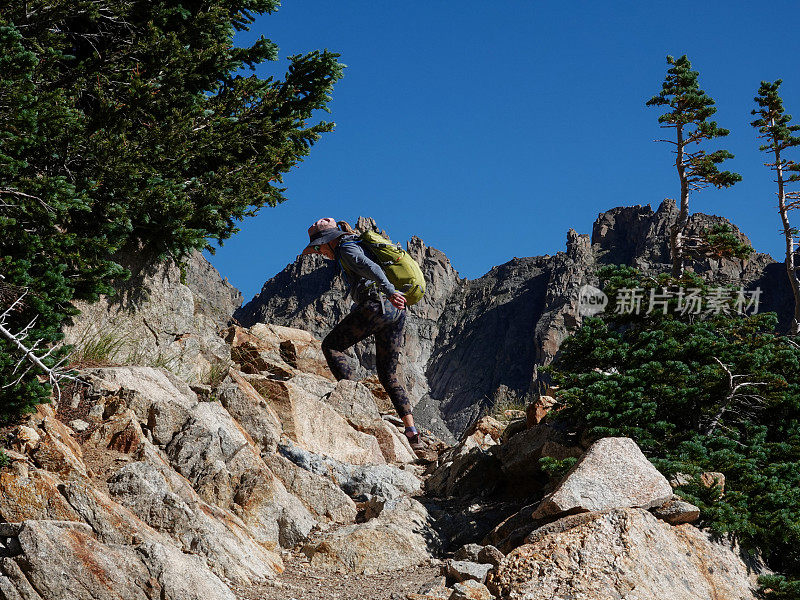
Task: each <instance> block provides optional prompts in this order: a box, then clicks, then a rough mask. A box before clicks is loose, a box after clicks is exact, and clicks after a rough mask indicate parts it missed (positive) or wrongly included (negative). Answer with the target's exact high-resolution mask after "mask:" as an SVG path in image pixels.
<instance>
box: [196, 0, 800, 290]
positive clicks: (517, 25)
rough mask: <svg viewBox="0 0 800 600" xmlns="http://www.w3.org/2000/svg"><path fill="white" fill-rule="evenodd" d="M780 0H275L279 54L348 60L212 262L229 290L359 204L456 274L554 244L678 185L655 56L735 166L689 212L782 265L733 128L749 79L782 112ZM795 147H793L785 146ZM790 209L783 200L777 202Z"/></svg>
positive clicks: (790, 72) (741, 128)
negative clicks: (322, 109) (278, 0)
mask: <svg viewBox="0 0 800 600" xmlns="http://www.w3.org/2000/svg"><path fill="white" fill-rule="evenodd" d="M798 17H800V5H798V3H797V1H796V0H794V1H782V0H777V1H773V2H770V3H769V4H768V5H767V4H763V3H753V2H744V1H739V0H734V1H727V2H721V1H714V2H702V3H701V2H697V0H695V1H693V2H686V1H683V0H677V1H675V2H670V3H655V2H646V1H644V2H643V1H641V0H640V1H639V2H632V1H631V2H623V1H606V2H587V1H577V2H538V1H521V0H500V1H498V2H476V1H472V0H466V1H462V2H459V3H455V2H445V1H443V0H427V1H425V2H414V3H400V2H386V1H376V2H368V1H366V0H361V1H355V0H342V1H338V2H331V1H330V0H328V1H321V0H303V1H301V0H286V1H285V2H284V4H283V6H282V7H281V9H280V10H279V11H278V12H277V13H275V14H272V15H265V16H262V17H259V18H258V20H257V21H256V23H255V24H254V26H253V28H252V30H251V32H248V33H244V34H240V35H239V37H238V39H237V41H238V43H240V44H245V43H248V42H249V41H251V40H252V39H254V38H255V37H256V36H257V35H260V34H263V35H265V36H266V37H268V38H270V39H272V40H273V41H274V42H276V43H277V44H278V45H279V46H280V56H281V60H280V61H279V62H276V63H269V64H267V65H262V66H261V67H259V69H258V71H257V72H258V73H259V75H263V76H268V75H281V74H282V73H284V72H285V69H286V65H287V61H286V60H285V58H286V57H287V56H289V55H291V54H298V53H304V52H308V51H311V50H315V49H322V48H328V49H330V50H332V51H336V52H339V53H340V54H341V55H342V56H341V59H340V60H341V61H342V62H343V63H345V64H346V65H348V67H347V69H345V76H344V78H343V79H342V80H341V81H340V82H339V83H338V84H337V86H336V89H335V90H334V93H333V96H334V101H333V102H332V103H331V110H332V114H330V115H326V114H324V113H321V117H322V118H325V119H326V120H331V121H334V122H335V123H336V130H335V132H333V133H331V134H328V135H327V136H324V137H323V139H322V140H321V141H320V142H319V143H318V144H317V145H316V146H315V147H314V148H313V149H312V151H311V155H310V156H309V157H308V158H307V159H306V160H305V161H304V162H303V163H301V164H300V165H299V166H298V167H297V168H296V169H295V170H294V171H293V172H292V173H290V174H289V175H288V176H287V177H286V178H285V184H286V186H287V187H288V190H287V192H286V194H287V196H288V198H289V200H288V201H287V202H285V203H283V204H281V205H279V206H278V207H276V208H265V209H263V210H262V211H261V213H260V214H259V215H258V216H257V217H255V218H251V219H248V220H246V221H244V222H243V223H242V224H241V229H242V231H241V232H240V233H239V234H237V235H236V236H235V237H234V238H232V239H230V240H228V241H227V242H226V243H225V245H224V246H223V247H222V248H221V249H219V250H218V251H217V253H216V255H215V256H213V257H210V259H211V262H212V264H213V265H214V266H215V267H216V268H217V269H218V270H219V271H220V273H221V274H222V275H223V276H226V277H228V279H229V280H230V281H231V282H232V283H233V284H234V285H236V286H237V287H238V288H239V289H240V290H242V292H243V294H244V296H245V301H248V300H250V299H251V298H252V296H253V295H254V294H255V293H257V292H258V291H259V290H260V288H261V285H262V284H263V283H264V282H265V281H266V280H267V279H269V278H270V277H272V276H273V275H275V274H276V273H277V272H279V271H280V270H281V269H283V268H284V267H285V266H286V265H287V264H288V263H290V262H292V261H293V260H294V259H295V257H296V256H297V254H298V253H299V252H300V251H301V250H302V248H303V246H304V245H305V243H306V240H307V235H306V229H307V228H308V226H309V225H310V224H311V223H312V222H313V221H315V220H316V219H318V218H320V217H324V216H332V217H335V218H337V219H346V220H348V221H351V222H353V221H355V219H356V218H357V217H358V216H359V215H365V216H372V217H374V218H375V219H376V220H377V221H378V223H379V225H380V226H381V227H382V228H384V229H386V230H387V231H388V232H389V233H390V234H391V235H392V237H393V239H394V240H395V241H403V242H405V241H406V240H407V239H409V238H410V237H411V236H412V235H418V236H419V237H421V238H422V239H423V240H425V242H426V243H427V244H428V245H430V246H434V247H436V248H439V249H440V250H442V251H444V252H445V253H446V254H447V255H448V257H450V259H451V261H452V263H453V265H454V266H455V268H456V269H457V270H458V271H459V273H460V274H461V275H462V276H464V277H468V278H471V279H472V278H476V277H480V276H481V275H483V274H484V273H485V272H486V271H488V270H489V269H490V268H491V267H492V266H494V265H497V264H501V263H503V262H506V261H508V260H509V259H511V258H512V257H514V256H534V255H539V254H555V253H556V252H557V251H559V250H564V245H565V239H566V232H567V229H568V228H570V227H572V228H574V229H576V230H577V231H578V232H579V233H591V226H592V223H593V221H594V220H595V219H596V218H597V215H598V213H600V212H602V211H604V210H607V209H609V208H612V207H614V206H622V205H635V204H651V206H653V208H654V209H655V208H656V207H657V206H658V204H659V203H660V202H661V201H662V200H663V199H664V198H665V197H672V198H677V196H678V194H679V187H678V180H677V175H676V173H675V167H674V158H673V155H672V154H670V148H669V147H668V145H667V144H663V143H661V144H660V143H656V142H654V141H653V140H654V139H657V138H660V137H663V136H664V133H665V132H667V130H660V129H659V127H658V123H657V118H658V115H659V114H660V112H661V109H658V108H654V107H646V106H645V104H644V103H645V101H646V100H647V99H649V98H650V97H651V96H652V95H654V94H655V93H657V92H658V91H659V90H660V87H661V82H662V81H663V79H664V75H665V73H666V68H667V65H666V60H665V59H666V55H667V54H672V55H675V56H680V55H681V54H687V55H688V56H689V58H690V60H691V61H692V64H693V67H694V68H695V69H696V70H698V71H699V72H700V78H699V81H700V86H701V87H702V88H703V89H704V90H705V91H706V92H708V93H709V94H710V95H711V97H713V98H714V99H715V100H716V102H717V108H718V112H717V114H716V115H715V119H716V120H717V122H718V123H719V125H720V126H722V127H726V128H728V129H730V130H731V134H730V135H729V136H728V137H727V138H723V139H721V140H718V141H716V142H712V144H713V145H707V146H705V147H706V148H707V149H709V150H713V149H716V148H717V147H724V148H727V149H728V150H730V151H731V152H733V153H734V154H735V155H736V158H735V159H733V160H731V161H728V162H727V163H726V164H725V168H727V169H730V170H734V171H737V172H739V173H741V174H742V176H743V178H744V180H743V181H742V182H741V183H739V184H737V185H736V186H735V187H733V188H731V189H729V190H722V191H717V190H714V189H713V188H711V189H706V190H704V191H701V192H699V193H696V194H693V196H692V197H691V199H690V210H691V212H705V213H711V214H718V215H723V216H726V217H728V218H729V219H731V220H732V221H733V222H734V223H736V224H737V225H738V226H739V227H740V228H741V229H742V230H743V231H744V232H745V233H746V234H747V235H748V236H749V237H750V239H751V240H752V242H753V244H754V246H755V247H756V249H757V250H759V251H763V252H769V253H771V254H772V256H773V257H775V258H776V259H779V260H782V256H781V253H782V238H781V236H780V235H779V233H778V228H779V218H778V215H777V211H776V210H775V204H776V201H775V196H774V191H775V185H774V183H772V178H773V175H772V173H771V172H770V171H768V170H767V169H766V167H764V166H763V163H764V162H765V155H764V154H763V153H760V152H759V151H758V150H757V146H758V143H759V142H758V140H757V139H756V131H755V130H754V129H753V128H752V127H751V126H750V124H749V123H750V121H751V120H752V116H751V115H750V110H751V109H752V108H753V107H754V103H753V96H755V94H756V92H757V89H758V85H759V82H760V81H761V80H774V79H777V78H779V77H780V78H782V79H783V80H784V84H783V86H782V96H783V99H784V103H785V105H786V108H787V111H788V112H790V113H791V112H792V111H794V112H795V113H796V114H797V121H798V122H799V123H800V69H799V68H798V63H797V60H798V56H800V36H798V35H797V31H796V23H797V21H798ZM796 154H797V156H795V158H796V159H798V160H800V151H798V152H797V153H796ZM794 220H795V221H796V222H797V223H800V214H797V215H794Z"/></svg>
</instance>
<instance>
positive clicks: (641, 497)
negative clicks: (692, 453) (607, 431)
mask: <svg viewBox="0 0 800 600" xmlns="http://www.w3.org/2000/svg"><path fill="white" fill-rule="evenodd" d="M671 498H672V486H670V484H669V481H667V478H666V477H664V476H663V475H662V474H661V473H659V472H658V471H657V470H656V468H655V467H654V466H653V465H652V463H650V461H649V460H647V458H645V456H644V454H642V451H641V450H640V449H639V446H637V445H636V442H634V441H633V440H632V439H630V438H603V439H601V440H597V441H596V442H595V443H594V444H592V445H591V446H590V447H589V449H588V450H587V451H586V453H585V454H584V455H583V456H582V457H581V458H580V459H579V460H578V462H577V463H576V464H575V466H574V467H573V468H572V469H570V471H569V472H568V473H567V474H566V475H565V476H564V479H563V480H562V481H561V483H560V484H559V485H558V487H556V489H555V490H554V491H553V492H552V493H551V494H549V495H547V496H545V498H544V499H543V500H542V501H541V503H540V504H539V506H538V508H537V509H536V510H535V511H534V513H533V515H532V518H533V519H544V518H549V517H553V516H556V515H563V514H568V513H578V512H587V511H600V510H610V509H613V508H628V507H637V508H653V507H655V506H661V505H662V504H664V503H665V502H666V501H667V500H670V499H671Z"/></svg>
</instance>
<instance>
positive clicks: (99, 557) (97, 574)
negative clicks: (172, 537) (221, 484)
mask: <svg viewBox="0 0 800 600" xmlns="http://www.w3.org/2000/svg"><path fill="white" fill-rule="evenodd" d="M13 533H14V539H15V540H16V541H17V553H16V556H13V557H11V558H3V559H0V594H2V596H3V598H9V599H10V600H15V599H17V598H19V599H22V600H158V599H162V598H169V599H170V600H208V599H209V598H214V599H219V600H235V596H234V594H233V593H232V592H231V591H230V589H229V588H228V587H227V586H226V585H225V584H224V583H223V582H222V581H221V580H220V579H219V578H218V577H216V576H215V575H214V574H213V573H211V572H210V571H209V570H208V568H207V567H206V565H205V564H204V563H203V561H202V560H200V559H199V558H198V557H196V556H191V555H188V554H184V553H182V552H180V551H179V550H178V549H177V548H175V547H173V546H171V545H166V544H161V543H159V542H153V541H149V542H145V543H142V544H140V545H137V546H130V545H110V544H104V543H102V542H100V541H98V539H97V538H96V537H95V536H94V534H93V533H92V530H91V529H90V528H89V527H88V526H87V525H84V524H75V523H68V522H61V521H25V522H23V523H21V524H19V525H17V526H16V531H14V532H13Z"/></svg>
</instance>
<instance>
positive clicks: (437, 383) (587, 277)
mask: <svg viewBox="0 0 800 600" xmlns="http://www.w3.org/2000/svg"><path fill="white" fill-rule="evenodd" d="M676 218H677V210H676V208H675V204H674V202H673V201H671V200H665V201H664V202H662V203H661V205H660V206H659V207H658V209H657V210H655V211H653V209H652V208H650V206H649V205H648V206H632V207H618V208H614V209H611V210H609V211H606V212H603V213H600V215H599V216H598V218H597V220H596V221H595V223H594V226H593V229H592V234H591V236H589V235H588V234H578V233H577V232H575V231H574V230H569V232H568V233H567V243H566V251H564V252H557V253H556V254H555V255H552V256H551V255H545V256H535V257H527V258H514V259H512V260H510V261H509V262H507V263H505V264H503V265H499V266H497V267H494V268H492V269H491V270H490V271H489V272H488V273H487V274H486V275H484V276H483V277H480V278H478V279H475V280H466V279H463V278H461V277H459V275H458V273H457V272H456V271H455V269H454V268H453V266H452V265H451V264H450V261H449V260H448V258H447V257H446V256H445V255H444V254H443V253H442V252H441V251H439V250H437V249H435V248H431V247H429V246H427V245H425V243H424V242H423V241H422V240H420V239H419V238H416V237H415V238H412V239H411V240H410V241H409V242H408V244H407V249H408V251H409V253H411V254H412V255H413V256H414V257H415V259H416V260H417V261H418V262H419V263H420V265H421V266H422V269H423V271H424V273H425V276H426V279H427V281H428V289H427V291H426V295H425V297H424V298H423V300H422V301H421V302H420V303H419V304H417V305H415V306H413V307H411V309H410V310H409V318H408V321H407V331H406V340H405V341H406V343H405V348H406V351H407V353H406V356H405V358H404V363H403V369H404V373H405V377H406V383H407V385H408V387H409V389H410V390H411V392H412V394H411V395H412V400H413V401H414V402H418V403H419V404H418V405H417V407H416V408H415V412H417V413H418V414H419V415H420V418H421V419H422V420H423V421H424V422H426V424H428V425H429V426H431V425H432V424H433V422H434V421H436V419H437V418H438V417H439V416H441V417H443V418H444V421H445V422H446V424H447V427H448V428H449V430H450V431H452V432H454V433H455V434H456V435H459V434H460V433H461V432H463V431H464V430H465V429H466V427H467V426H468V425H469V424H470V423H472V422H474V421H475V420H476V419H477V417H478V416H479V415H481V414H483V413H485V412H486V411H487V409H488V408H489V407H491V406H493V405H496V404H497V403H499V402H500V403H502V402H505V403H509V404H524V403H525V402H526V401H527V400H530V399H532V398H535V397H536V396H537V395H538V393H539V392H541V391H543V389H544V388H545V387H546V382H544V381H543V380H542V379H541V378H540V376H539V368H540V367H541V366H543V365H546V364H548V363H549V362H551V361H552V360H553V358H554V356H555V355H556V353H557V351H558V348H559V346H560V344H561V342H562V341H563V340H564V339H565V338H566V337H567V336H568V335H569V333H570V332H571V331H573V330H574V329H575V328H576V327H577V326H579V324H580V322H581V317H580V315H579V314H578V310H577V302H578V290H579V289H580V287H581V286H582V285H584V284H592V285H595V286H596V285H598V283H599V282H598V278H597V276H596V271H597V268H598V267H599V266H602V265H605V264H626V265H631V266H634V267H637V268H639V269H641V270H642V271H643V272H645V273H657V272H662V271H666V270H669V264H668V263H669V247H668V230H669V225H670V223H672V222H673V221H674V220H675V219H676ZM719 223H725V224H728V225H730V226H731V227H732V229H733V231H734V232H735V234H736V235H737V236H738V237H739V238H740V239H741V240H742V241H744V242H746V243H748V244H749V240H748V239H747V237H746V236H745V235H744V234H743V233H742V232H741V231H740V230H739V229H738V228H737V227H736V226H735V225H732V224H731V223H729V222H728V221H727V219H724V218H722V217H717V216H712V215H705V214H702V213H695V214H693V215H692V216H691V218H690V220H689V224H688V226H687V230H686V231H687V234H688V235H694V234H698V233H699V232H700V231H702V230H703V228H707V227H712V226H713V225H715V224H719ZM357 228H358V229H360V230H365V229H369V228H377V225H376V224H375V222H374V221H373V220H371V219H364V218H361V219H359V221H358V225H357ZM689 267H691V268H692V269H694V270H695V271H696V272H697V273H700V274H702V275H703V276H704V277H705V278H706V279H708V280H709V281H714V282H718V283H722V282H725V283H731V282H733V283H738V284H741V285H743V286H745V287H747V288H748V289H754V288H755V287H756V286H759V287H761V289H762V290H765V292H766V293H764V294H762V298H761V306H760V310H761V311H768V310H774V311H776V312H777V313H778V315H779V317H780V318H781V326H785V325H786V323H787V322H788V321H787V319H788V318H789V316H790V315H791V292H790V290H789V287H788V283H787V282H786V281H785V273H783V272H782V271H781V269H782V266H781V264H780V263H776V262H775V261H774V260H773V259H772V258H771V257H770V256H769V255H767V254H763V253H754V255H753V256H751V258H750V259H748V260H746V261H743V260H739V259H733V260H730V259H721V260H717V259H714V258H704V259H698V260H695V261H694V262H691V263H690V264H689ZM337 269H338V267H337V266H336V265H335V264H333V263H330V262H328V263H326V262H325V261H324V260H323V259H322V258H321V257H318V256H299V257H298V258H297V260H296V261H295V262H294V263H293V264H290V265H289V266H287V267H286V269H284V270H283V271H282V272H281V273H279V274H277V275H276V276H275V277H273V278H272V279H270V280H269V281H267V282H266V283H265V284H264V286H263V288H262V290H261V292H260V293H259V294H257V295H256V296H255V297H254V298H253V299H252V300H251V301H250V302H248V303H246V304H245V305H244V306H242V307H241V308H239V309H238V310H237V311H236V312H235V313H234V314H235V317H236V319H238V320H239V321H240V322H241V323H242V324H243V325H245V326H251V325H254V324H255V323H257V322H269V323H273V324H280V325H285V326H289V327H296V328H300V329H304V330H307V331H309V332H311V333H312V334H313V335H315V336H317V337H322V336H324V335H325V334H326V333H327V332H328V331H329V330H330V329H331V328H332V327H333V326H334V325H335V324H336V323H337V322H338V321H339V320H340V319H341V318H342V317H343V316H344V315H345V314H346V313H347V312H348V311H349V302H348V301H347V299H346V298H345V294H346V289H345V286H344V283H343V281H342V279H341V278H340V277H337ZM353 358H354V360H358V361H359V363H360V364H361V365H362V366H363V368H364V370H363V371H362V373H363V374H366V373H367V372H368V371H369V370H370V369H372V368H373V367H374V351H373V350H372V347H371V345H370V343H362V344H358V345H357V346H356V347H355V349H354V353H353ZM437 432H438V433H440V435H442V436H443V437H447V435H448V434H447V432H446V431H443V430H442V429H437Z"/></svg>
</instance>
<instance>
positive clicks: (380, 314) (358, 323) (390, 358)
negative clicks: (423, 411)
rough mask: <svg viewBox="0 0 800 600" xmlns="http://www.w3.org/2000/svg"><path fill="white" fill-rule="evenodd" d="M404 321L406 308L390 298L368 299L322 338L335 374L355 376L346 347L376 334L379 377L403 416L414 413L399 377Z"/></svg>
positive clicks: (376, 362)
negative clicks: (391, 301) (394, 303)
mask: <svg viewBox="0 0 800 600" xmlns="http://www.w3.org/2000/svg"><path fill="white" fill-rule="evenodd" d="M405 322H406V311H405V310H400V309H398V308H396V307H394V306H393V305H392V304H391V303H390V302H389V301H388V300H384V301H383V306H381V300H373V299H369V300H367V301H365V302H363V303H361V304H358V305H356V306H355V308H353V312H351V313H350V314H349V315H347V316H346V317H345V318H344V319H342V321H341V323H339V324H338V325H337V326H336V327H334V328H333V329H332V330H331V332H330V333H329V334H328V335H327V336H325V339H324V340H322V351H323V352H324V353H325V359H326V360H327V361H328V366H329V367H330V369H331V372H332V373H333V375H334V377H336V379H355V369H354V368H353V367H352V366H351V365H350V364H349V362H348V359H347V355H346V354H345V353H344V351H345V350H347V349H348V348H349V347H350V346H352V345H354V344H356V343H357V342H360V341H361V340H363V339H364V338H366V337H369V336H370V335H373V334H374V335H375V366H376V368H377V370H378V378H379V379H380V381H381V385H383V387H384V389H385V390H386V392H387V393H388V394H389V397H390V398H391V399H392V404H394V408H395V410H396V411H397V414H398V415H400V417H401V418H402V417H405V416H406V415H410V414H411V403H410V402H409V400H408V394H406V391H405V389H403V385H402V384H401V383H400V377H399V360H400V351H401V348H402V346H403V326H404V325H405Z"/></svg>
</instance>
